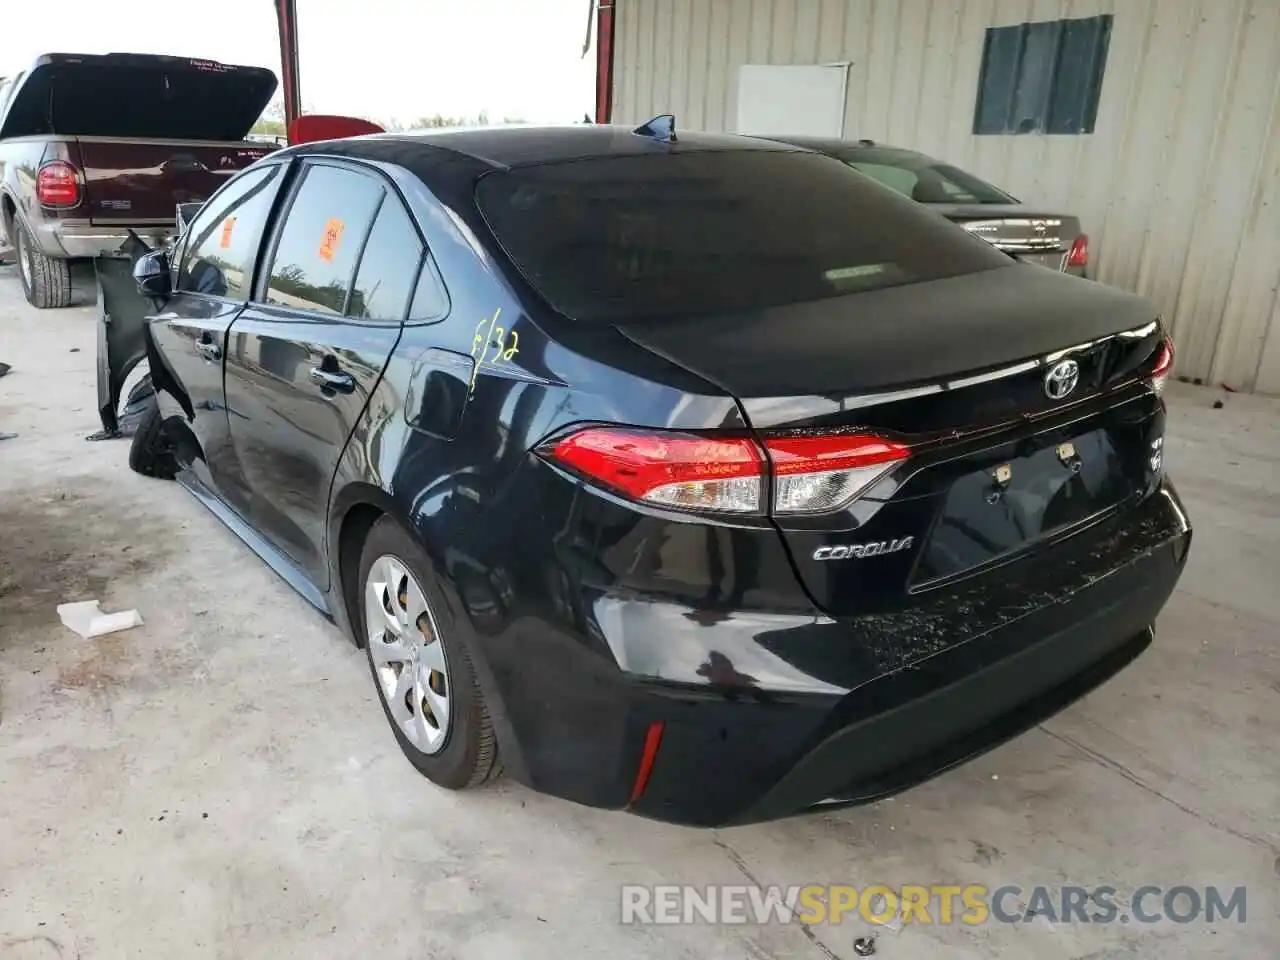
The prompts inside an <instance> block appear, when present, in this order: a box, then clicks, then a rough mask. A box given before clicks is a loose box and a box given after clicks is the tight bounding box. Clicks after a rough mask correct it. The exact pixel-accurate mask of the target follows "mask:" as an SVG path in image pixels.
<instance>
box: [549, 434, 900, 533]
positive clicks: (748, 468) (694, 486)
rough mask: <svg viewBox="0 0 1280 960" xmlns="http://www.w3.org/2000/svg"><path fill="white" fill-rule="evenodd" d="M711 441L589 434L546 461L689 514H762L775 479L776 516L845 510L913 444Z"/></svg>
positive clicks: (852, 437) (835, 438) (819, 439)
mask: <svg viewBox="0 0 1280 960" xmlns="http://www.w3.org/2000/svg"><path fill="white" fill-rule="evenodd" d="M764 445H765V448H766V450H767V453H766V450H762V449H761V448H760V446H759V445H758V444H757V443H756V442H755V441H754V440H750V439H747V438H744V437H731V438H721V437H704V436H699V435H697V434H687V433H666V432H661V431H649V430H635V429H629V428H621V427H590V428H587V429H585V430H579V431H578V432H577V433H573V434H570V435H569V436H567V437H564V438H562V439H560V440H558V441H555V442H554V443H552V444H551V445H550V446H549V447H547V448H544V450H543V454H544V455H545V456H547V457H549V458H550V459H551V460H554V461H555V462H556V463H559V464H561V465H562V466H565V467H568V468H569V469H571V470H572V471H574V472H575V473H577V474H580V475H582V476H584V477H585V478H587V479H588V480H591V481H593V482H594V483H596V484H598V485H599V486H602V487H605V488H607V489H609V490H612V491H613V492H615V493H619V494H622V495H624V496H626V497H629V498H631V499H633V500H638V501H641V502H644V503H652V504H655V505H660V506H667V507H675V508H677V509H681V510H692V511H699V512H701V511H707V512H714V513H736V514H762V513H764V512H765V510H766V508H767V507H766V503H765V494H766V492H767V490H768V487H767V486H766V484H767V482H768V481H769V480H770V479H772V482H773V491H772V493H773V511H774V512H775V513H780V514H792V515H794V514H805V513H828V512H831V511H834V510H838V509H840V508H842V507H845V506H847V505H848V504H849V503H850V502H852V501H853V500H854V499H856V498H857V497H858V496H859V495H860V494H862V493H864V492H865V491H866V490H867V489H869V488H870V487H871V486H872V485H873V484H874V483H876V481H878V480H879V479H880V478H882V477H883V476H885V475H886V474H887V473H889V472H890V471H892V470H893V469H894V468H895V467H897V466H898V465H899V464H900V463H902V462H903V461H904V460H906V459H907V456H908V455H909V450H908V448H907V447H905V446H904V445H902V444H900V443H896V442H894V441H892V440H886V439H885V438H883V437H877V436H872V435H865V434H824V435H817V436H806V437H769V438H766V439H765V441H764Z"/></svg>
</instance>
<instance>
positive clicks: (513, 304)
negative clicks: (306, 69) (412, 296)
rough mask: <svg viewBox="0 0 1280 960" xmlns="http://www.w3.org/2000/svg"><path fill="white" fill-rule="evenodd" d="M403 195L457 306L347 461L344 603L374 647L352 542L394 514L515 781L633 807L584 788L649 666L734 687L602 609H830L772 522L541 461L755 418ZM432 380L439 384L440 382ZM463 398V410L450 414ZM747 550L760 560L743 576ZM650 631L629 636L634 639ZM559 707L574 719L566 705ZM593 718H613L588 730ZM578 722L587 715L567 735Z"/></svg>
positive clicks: (342, 609)
mask: <svg viewBox="0 0 1280 960" xmlns="http://www.w3.org/2000/svg"><path fill="white" fill-rule="evenodd" d="M404 189H405V193H406V196H407V197H408V198H409V199H410V201H411V202H410V206H411V207H413V208H414V209H416V210H418V211H419V222H420V224H424V225H425V226H426V228H427V229H426V233H427V240H428V244H429V246H430V249H431V251H432V254H433V256H435V258H436V260H437V262H438V264H439V267H440V273H441V275H442V276H443V278H444V280H445V282H446V285H447V286H448V291H449V297H450V307H449V313H448V315H447V316H446V317H445V318H443V319H442V320H440V321H438V322H436V323H429V324H409V325H407V326H406V327H405V330H404V334H403V336H402V337H401V340H400V343H399V345H398V346H397V348H396V351H395V353H394V354H393V356H392V358H391V360H390V362H389V363H388V365H387V369H386V371H385V372H384V375H383V377H382V380H381V381H380V382H379V384H378V386H377V388H376V389H375V391H374V393H373V395H372V396H371V398H370V402H369V404H368V406H367V407H366V409H365V412H364V414H363V416H362V417H361V419H360V421H359V423H358V424H357V426H356V428H355V430H354V432H353V434H352V437H351V439H350V440H349V441H348V443H347V446H346V448H345V450H344V452H343V456H342V458H341V460H340V462H339V465H338V468H337V470H336V474H335V479H334V483H333V488H332V493H331V499H330V511H329V532H328V551H327V552H328V556H329V563H330V574H331V577H330V579H331V583H333V584H335V585H339V584H340V585H342V586H341V588H340V589H341V595H340V596H336V597H332V598H331V602H330V609H331V610H333V611H334V614H335V619H337V620H338V621H339V623H340V625H341V626H343V627H344V628H345V629H346V630H347V631H348V632H349V634H350V635H351V636H352V637H353V639H356V640H357V642H362V641H363V638H362V637H361V636H360V632H361V631H360V621H359V619H358V618H359V604H358V597H359V590H360V584H359V583H358V582H357V576H356V575H353V569H352V567H353V564H355V563H358V547H352V546H350V545H349V544H348V543H347V541H346V540H345V538H344V533H345V531H346V530H347V529H350V528H348V527H347V524H348V522H349V521H350V522H351V524H352V528H358V526H359V524H358V523H357V522H356V521H355V520H354V519H352V518H356V517H361V516H363V517H364V518H366V519H365V522H368V521H367V518H368V517H369V516H370V513H369V509H370V508H374V509H376V510H377V511H379V512H381V513H385V514H389V515H390V516H392V517H393V518H395V520H396V521H397V522H398V523H400V524H401V525H402V526H403V527H405V529H406V530H407V531H408V532H410V533H411V534H412V535H413V536H414V537H415V538H416V539H417V540H418V541H419V542H420V543H422V545H423V546H424V548H425V550H426V552H427V554H428V556H429V557H430V559H431V562H432V565H433V567H434V571H433V572H434V574H435V576H436V579H437V582H438V584H439V586H440V589H441V590H442V591H443V592H444V594H445V596H446V597H447V598H448V602H449V609H448V610H446V611H443V612H442V620H443V622H442V628H443V629H446V630H452V631H454V632H455V635H457V636H458V637H459V638H460V640H461V641H462V642H465V643H467V644H468V645H469V647H470V650H471V652H472V657H473V661H474V663H475V666H476V669H477V672H478V674H479V677H480V682H481V685H482V687H483V688H484V690H485V693H486V698H487V700H488V704H489V707H490V711H491V715H492V716H493V718H494V722H495V724H496V725H497V729H498V735H499V741H500V743H501V745H502V750H503V757H504V765H505V766H506V768H507V769H508V771H509V772H510V773H511V774H512V775H513V776H515V777H516V778H517V779H520V780H522V781H524V782H531V783H533V784H534V785H535V786H539V787H540V788H543V789H552V790H554V791H555V792H561V793H563V794H565V795H570V796H574V797H575V798H577V799H594V801H595V802H602V803H605V805H620V804H621V803H622V802H624V801H625V796H621V797H617V796H613V795H610V796H609V797H599V796H597V797H594V798H592V797H589V796H588V795H587V794H582V795H581V796H579V795H578V794H577V793H575V791H576V790H577V789H579V788H580V787H581V788H583V789H585V787H583V785H584V784H589V783H592V782H594V779H593V778H592V777H590V776H587V775H586V773H585V772H584V771H583V770H581V769H579V768H580V767H581V766H583V765H584V764H585V765H588V766H589V765H591V764H594V763H596V762H597V761H598V758H599V757H602V756H611V757H612V758H613V761H612V762H617V752H616V749H615V747H616V744H617V743H618V742H620V740H621V738H622V737H623V731H622V730H620V729H617V724H618V723H619V722H621V720H620V713H619V711H618V709H617V705H618V702H619V696H620V693H619V689H620V685H622V686H625V685H626V684H627V683H628V682H629V677H630V676H631V675H630V674H628V672H627V671H628V669H629V666H630V667H632V668H633V667H634V666H635V664H636V663H639V662H643V664H644V668H643V669H644V671H645V672H646V673H651V674H656V675H672V674H676V673H678V674H679V675H681V676H682V677H684V678H686V679H687V680H688V681H689V682H690V683H694V684H698V685H699V686H704V687H705V686H709V685H711V684H713V683H716V682H721V681H723V679H724V678H723V677H721V676H718V675H716V674H713V673H707V672H705V671H704V672H703V673H702V674H700V673H699V672H698V671H699V668H700V667H701V666H703V664H704V663H705V662H706V661H707V652H706V651H704V650H701V649H700V648H698V649H694V648H692V647H691V646H690V645H688V644H685V645H683V646H680V645H676V646H675V647H672V645H670V644H666V643H664V642H663V641H664V640H665V639H666V638H663V637H654V636H650V635H649V634H647V633H646V634H645V636H644V637H643V638H641V639H642V640H643V641H644V643H645V650H643V651H641V650H638V649H633V650H632V651H631V653H630V656H631V657H632V660H631V661H630V664H629V663H628V660H627V655H626V654H624V653H620V652H619V651H620V643H622V642H623V641H622V640H621V639H620V637H619V635H617V634H616V630H617V629H619V628H618V627H617V625H616V624H614V625H610V623H609V622H607V621H605V618H604V617H603V616H602V615H601V614H600V611H601V609H603V608H604V607H608V606H609V602H610V598H611V597H619V598H625V597H628V596H634V595H635V594H636V593H637V592H639V591H643V592H644V593H645V594H647V595H650V596H653V595H662V596H665V597H667V598H669V599H670V603H671V609H672V610H673V611H676V612H677V615H678V612H679V611H680V610H685V611H694V610H697V609H700V608H704V607H705V608H708V609H710V608H714V610H713V611H711V612H710V613H709V616H712V617H713V618H717V617H718V618H719V619H726V618H727V617H728V616H729V613H727V612H726V611H728V610H730V609H732V607H733V605H737V606H739V607H746V606H750V605H752V604H755V605H757V606H760V605H767V606H768V607H769V608H771V609H774V610H776V609H779V607H780V605H782V604H789V605H790V606H791V607H792V608H794V609H797V610H798V611H800V612H799V614H798V615H799V616H800V617H802V618H808V619H812V616H813V610H812V607H811V605H810V604H809V602H808V600H807V598H806V597H805V596H804V595H803V593H802V591H801V590H800V589H799V585H798V583H797V581H796V580H795V577H794V576H793V574H792V572H791V570H790V566H789V561H788V560H787V557H786V554H785V550H784V548H783V546H782V543H781V540H780V539H779V538H778V536H777V534H776V531H775V530H774V529H773V528H772V527H771V526H770V525H769V524H768V523H767V521H764V520H758V521H754V522H753V521H747V522H744V523H742V524H739V525H737V526H717V525H707V524H706V523H704V522H703V521H701V520H693V519H691V518H679V517H673V516H671V515H670V514H666V513H663V512H661V511H644V510H637V509H636V508H635V507H634V506H631V505H623V504H621V503H620V502H619V501H616V500H614V499H612V498H611V497H609V496H608V495H606V494H601V493H599V492H598V491H594V490H592V489H591V488H589V487H586V486H584V485H582V484H580V483H579V482H578V481H576V480H575V479H573V478H571V477H569V476H567V475H565V474H563V473H562V472H560V471H559V470H557V469H556V468H554V467H552V466H550V465H548V464H547V463H546V462H545V461H544V460H543V459H541V458H540V457H538V456H536V455H535V454H534V453H533V452H532V451H533V450H534V448H536V447H537V446H538V445H539V443H540V442H541V441H543V440H544V439H545V438H546V437H548V435H551V434H555V433H556V432H557V431H560V430H563V429H566V428H568V427H570V426H571V425H574V424H582V423H591V422H601V421H604V422H613V423H619V422H621V423H629V424H635V425H647V426H654V427H670V428H675V429H681V428H683V429H693V428H699V429H706V428H716V427H719V428H725V429H739V430H741V429H745V424H744V423H743V421H742V419H741V414H740V410H739V408H738V406H737V404H736V403H735V402H734V401H732V399H730V398H728V397H727V396H725V395H724V394H723V393H720V392H719V391H717V390H715V389H714V388H712V387H710V386H709V385H708V384H706V382H705V381H702V380H701V379H699V378H696V377H694V376H692V375H690V374H688V373H687V372H686V371H683V370H681V369H679V368H677V367H674V366H672V365H670V364H668V363H667V362H666V361H662V360H658V359H657V358H654V357H652V356H649V355H647V354H645V353H644V351H640V350H638V349H637V348H636V347H635V346H634V344H631V343H630V342H628V341H626V340H625V339H623V338H622V337H621V336H620V335H618V334H617V333H616V331H614V330H613V329H612V328H601V329H599V330H594V329H582V328H572V327H566V326H564V325H563V324H559V319H562V318H557V316H555V315H551V314H549V313H548V312H546V311H545V308H544V307H542V306H541V304H540V302H539V301H537V300H536V298H533V297H532V296H531V295H530V293H529V291H527V289H524V288H523V287H522V286H521V281H520V279H519V277H518V276H516V275H513V274H512V273H509V272H508V267H507V265H506V264H505V261H501V260H500V259H497V258H495V257H493V256H492V255H491V254H490V252H489V251H488V250H487V248H486V247H485V246H484V245H483V244H482V243H479V242H478V241H477V240H476V237H477V236H479V235H481V233H480V231H482V230H483V229H484V227H483V224H481V223H474V222H473V223H471V224H468V223H466V222H464V221H465V213H460V212H457V211H450V210H447V209H446V208H445V207H444V205H443V203H442V202H438V201H437V200H436V199H435V198H434V197H432V196H430V195H428V194H427V193H426V192H425V190H423V189H422V188H421V187H420V185H419V186H418V187H417V188H415V187H414V186H413V184H412V183H409V184H405V185H404ZM433 371H434V372H437V373H439V374H441V377H440V378H437V380H436V381H435V382H436V384H437V386H436V387H434V388H430V389H428V386H427V384H428V381H429V379H430V378H429V374H430V373H432V372H433ZM459 401H460V402H461V405H462V410H461V414H460V416H459V417H454V416H440V415H439V408H440V407H441V406H444V407H446V408H451V406H452V405H453V404H455V403H457V402H459ZM410 421H413V423H411V422H410ZM709 530H710V532H708V531H709ZM344 557H345V558H346V562H345V564H344ZM741 557H749V559H750V562H749V563H745V564H741V565H740V564H738V563H737V560H738V559H739V558H741ZM344 566H345V569H344ZM761 590H767V591H774V592H773V593H772V595H770V596H764V595H763V594H762V593H761ZM783 594H786V596H785V598H781V597H782V595H783ZM780 598H781V599H780ZM615 606H616V605H615ZM602 622H603V623H602ZM681 622H683V621H681ZM635 626H636V624H634V623H628V629H630V631H631V633H637V631H636V630H635V629H634V628H635ZM639 632H640V633H643V631H639ZM708 633H712V631H708ZM730 652H732V651H730ZM677 660H678V661H679V662H677ZM584 678H586V679H584ZM746 679H749V678H746ZM552 700H554V701H556V702H557V703H559V704H560V707H559V708H557V709H555V710H551V709H548V704H549V703H550V702H551V701H552ZM592 717H595V718H598V720H599V722H598V723H595V722H592V721H591V720H583V718H592ZM566 718H577V719H576V720H575V721H574V722H573V723H572V724H569V725H568V727H566V725H565V724H566ZM569 727H571V728H572V729H570V728H569ZM584 730H586V731H590V736H587V735H585V734H584V733H583V731H584ZM516 731H519V733H518V734H517V732H516ZM575 731H576V732H575ZM575 736H576V737H578V738H579V740H577V741H575V740H574V739H573V738H574V737H575ZM584 738H585V739H584ZM588 741H590V742H588ZM549 751H550V753H551V754H554V756H550V755H549V753H548V752H549ZM526 757H529V758H531V762H530V763H529V764H528V765H527V766H526V763H525V758H526ZM575 757H576V758H577V759H574V758H575ZM532 758H536V762H535V761H534V760H533V759H532ZM570 768H572V769H570ZM531 769H532V771H533V773H532V775H531V773H530V770H531ZM610 782H611V783H612V782H613V781H610ZM619 782H620V781H619ZM557 783H558V784H559V787H556V786H555V785H556V784H557ZM570 785H572V786H570Z"/></svg>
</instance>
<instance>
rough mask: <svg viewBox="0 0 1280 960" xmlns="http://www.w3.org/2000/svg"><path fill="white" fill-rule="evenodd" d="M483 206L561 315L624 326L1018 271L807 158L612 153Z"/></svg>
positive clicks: (499, 192) (510, 188)
mask: <svg viewBox="0 0 1280 960" xmlns="http://www.w3.org/2000/svg"><path fill="white" fill-rule="evenodd" d="M476 199H477V203H478V204H479V207H480V210H481V212H482V213H483V214H484V217H485V219H486V221H487V222H488V224H489V226H490V228H491V229H492V230H493V232H494V234H495V236H496V237H497V239H498V241H499V243H501V245H502V247H503V248H504V250H505V251H506V252H507V254H508V256H510V257H511V259H512V260H513V261H514V262H515V264H516V266H517V267H518V268H519V269H520V270H521V271H522V272H523V274H524V275H525V277H526V279H527V280H528V281H529V283H530V284H531V285H532V286H533V287H534V288H535V289H537V290H538V292H539V293H541V294H542V296H543V297H544V298H545V299H546V300H547V301H548V302H549V303H550V304H551V305H552V306H553V307H555V308H556V309H557V310H559V311H560V312H561V313H563V314H565V315H566V316H569V317H573V318H576V319H580V320H595V321H601V322H616V321H624V320H643V319H661V318H667V317H675V316H688V315H696V314H715V313H727V312H731V311H742V310H752V309H758V308H762V307H772V306H780V305H782V304H788V303H802V302H806V301H812V300H821V299H824V298H828V297H838V296H843V295H845V294H849V293H858V292H862V291H866V290H875V289H878V288H882V287H889V286H897V285H901V284H908V283H919V282H921V281H926V280H938V279H941V278H944V277H952V276H957V275H960V274H965V273H975V272H978V271H981V270H990V269H995V268H997V267H1004V266H1008V264H1009V262H1010V261H1009V259H1008V257H1006V256H1004V255H1003V254H1001V253H999V252H997V251H996V250H994V249H993V248H992V247H991V246H990V245H989V244H987V243H985V242H983V241H982V240H977V239H975V238H973V237H971V236H969V235H968V234H967V233H965V232H964V231H963V230H961V229H960V228H958V227H956V226H954V225H952V224H950V223H948V222H947V221H945V220H943V219H942V218H941V217H938V216H936V215H935V214H932V213H930V212H928V211H927V210H924V209H922V208H921V207H919V206H918V205H916V204H914V203H911V202H909V201H907V200H904V199H903V198H901V197H899V196H897V195H895V194H894V193H892V192H890V191H888V190H883V189H881V188H880V187H878V186H876V185H875V184H873V183H869V182H868V181H867V180H866V179H865V178H864V177H861V176H859V175H857V174H856V173H854V172H852V171H851V170H850V169H849V168H848V167H846V166H845V165H844V164H843V163H841V162H839V161H837V160H833V159H831V158H829V157H825V156H822V155H819V154H813V153H790V152H782V151H777V152H775V151H708V152H689V153H679V152H672V153H664V154H652V155H644V156H624V157H602V158H592V159H586V160H576V161H571V162H566V163H551V164H545V165H540V166H529V167H517V168H515V169H511V170H504V171H496V172H494V173H490V174H487V175H485V176H484V177H482V178H481V179H480V181H479V184H478V186H477V189H476Z"/></svg>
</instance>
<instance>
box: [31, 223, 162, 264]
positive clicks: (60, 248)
mask: <svg viewBox="0 0 1280 960" xmlns="http://www.w3.org/2000/svg"><path fill="white" fill-rule="evenodd" d="M129 229H130V227H128V226H117V225H114V224H113V225H111V226H93V225H92V224H88V223H84V224H78V223H68V222H66V221H65V220H46V221H45V222H44V223H42V224H40V225H39V226H38V227H37V228H36V231H35V236H36V245H37V246H38V247H39V248H40V250H41V251H42V252H43V253H44V254H45V256H48V257H53V258H54V259H55V260H78V259H82V258H90V257H112V256H119V255H120V248H121V246H123V244H124V242H125V240H126V239H128V236H129V233H128V231H129ZM174 229H175V228H174V225H173V224H140V225H138V226H136V227H133V228H132V230H133V232H134V233H136V234H137V235H138V236H139V237H141V238H142V239H143V240H145V241H146V243H147V245H148V246H150V247H151V248H152V249H156V248H158V247H161V246H163V245H164V244H165V243H167V242H168V241H169V239H170V238H171V237H172V236H173V235H174Z"/></svg>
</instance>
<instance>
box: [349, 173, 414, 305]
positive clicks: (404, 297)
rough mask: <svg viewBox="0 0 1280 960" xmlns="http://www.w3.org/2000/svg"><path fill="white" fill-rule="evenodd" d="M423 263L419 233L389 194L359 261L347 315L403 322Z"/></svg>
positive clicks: (397, 199) (396, 199) (400, 205)
mask: <svg viewBox="0 0 1280 960" xmlns="http://www.w3.org/2000/svg"><path fill="white" fill-rule="evenodd" d="M421 262H422V241H421V240H420V239H419V238H418V231H417V230H416V229H415V228H414V226H413V221H412V220H410V219H409V214H408V213H407V212H406V211H405V209H404V205H403V204H402V203H401V202H400V199H399V198H398V197H395V196H393V195H391V194H387V196H386V198H385V199H384V200H383V201H382V207H381V209H380V210H379V211H378V216H377V219H375V220H374V221H373V230H372V231H371V232H370V233H369V242H368V243H367V244H366V245H365V248H364V254H363V255H362V256H361V258H360V269H359V270H358V271H357V272H356V283H355V286H354V287H353V288H352V290H351V302H350V303H349V304H348V306H347V315H348V316H350V317H354V318H356V319H357V320H370V321H379V322H384V323H385V322H399V321H401V320H403V319H404V318H405V313H406V311H408V309H409V296H410V295H411V294H412V293H413V285H414V281H416V280H417V279H418V265H419V264H420V263H421Z"/></svg>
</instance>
